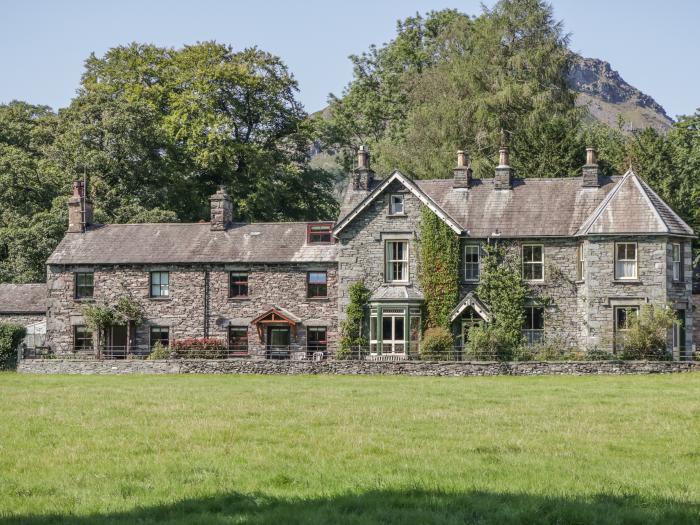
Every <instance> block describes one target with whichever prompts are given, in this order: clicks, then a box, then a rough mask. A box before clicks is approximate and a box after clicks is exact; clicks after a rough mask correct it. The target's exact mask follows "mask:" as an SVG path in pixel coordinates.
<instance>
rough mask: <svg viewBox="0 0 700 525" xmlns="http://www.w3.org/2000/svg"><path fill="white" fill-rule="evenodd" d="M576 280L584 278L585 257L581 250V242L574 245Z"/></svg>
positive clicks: (582, 280) (580, 280) (583, 279)
mask: <svg viewBox="0 0 700 525" xmlns="http://www.w3.org/2000/svg"><path fill="white" fill-rule="evenodd" d="M576 280H577V281H579V282H584V281H585V280H586V257H585V255H584V251H583V243H579V244H578V245H577V246H576Z"/></svg>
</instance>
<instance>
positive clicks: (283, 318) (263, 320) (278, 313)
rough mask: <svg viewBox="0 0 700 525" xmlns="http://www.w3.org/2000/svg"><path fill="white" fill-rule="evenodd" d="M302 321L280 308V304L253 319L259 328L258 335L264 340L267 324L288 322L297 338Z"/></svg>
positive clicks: (293, 335) (252, 322)
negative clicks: (298, 325)
mask: <svg viewBox="0 0 700 525" xmlns="http://www.w3.org/2000/svg"><path fill="white" fill-rule="evenodd" d="M300 321H301V319H300V318H298V317H297V316H296V315H294V314H292V313H291V312H288V311H287V310H284V309H283V308H280V307H278V306H273V307H272V308H270V309H269V310H267V311H266V312H265V313H263V314H261V315H259V316H258V317H256V318H255V319H253V320H252V321H251V324H253V325H255V327H256V328H257V329H258V337H259V338H260V341H263V328H264V327H265V326H266V325H280V324H286V325H288V326H289V328H290V329H291V331H292V337H294V338H296V331H297V323H299V322H300Z"/></svg>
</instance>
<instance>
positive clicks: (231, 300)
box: [228, 295, 251, 303]
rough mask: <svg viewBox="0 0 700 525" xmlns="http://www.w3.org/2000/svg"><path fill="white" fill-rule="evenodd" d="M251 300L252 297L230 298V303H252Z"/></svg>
mask: <svg viewBox="0 0 700 525" xmlns="http://www.w3.org/2000/svg"><path fill="white" fill-rule="evenodd" d="M250 299H251V297H250V295H246V296H245V297H229V298H228V301H229V302H230V303H244V302H246V301H250Z"/></svg>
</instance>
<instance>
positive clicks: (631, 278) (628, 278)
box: [614, 242, 639, 281]
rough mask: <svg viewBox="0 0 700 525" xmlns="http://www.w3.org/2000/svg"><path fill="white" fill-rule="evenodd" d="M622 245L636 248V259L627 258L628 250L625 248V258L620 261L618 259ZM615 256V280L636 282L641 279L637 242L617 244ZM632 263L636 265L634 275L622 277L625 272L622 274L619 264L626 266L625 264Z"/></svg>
mask: <svg viewBox="0 0 700 525" xmlns="http://www.w3.org/2000/svg"><path fill="white" fill-rule="evenodd" d="M622 245H625V246H634V259H630V258H628V257H627V255H628V254H627V248H625V258H624V259H620V258H619V257H618V247H619V246H622ZM614 255H615V268H614V272H615V280H616V281H636V280H637V279H638V278H639V268H638V267H639V246H638V245H637V243H636V242H616V243H615V254H614ZM630 262H633V263H634V275H632V276H625V275H621V274H622V273H624V272H622V271H620V270H619V269H618V264H620V263H622V264H624V263H630Z"/></svg>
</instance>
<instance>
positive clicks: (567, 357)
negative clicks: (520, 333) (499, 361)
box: [513, 337, 578, 361]
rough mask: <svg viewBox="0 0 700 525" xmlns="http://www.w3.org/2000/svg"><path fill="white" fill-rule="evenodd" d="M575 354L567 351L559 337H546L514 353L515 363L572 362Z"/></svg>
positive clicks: (521, 347)
mask: <svg viewBox="0 0 700 525" xmlns="http://www.w3.org/2000/svg"><path fill="white" fill-rule="evenodd" d="M577 357H578V356H577V354H576V352H574V351H572V350H570V349H567V347H566V343H565V341H564V340H563V339H561V338H559V337H548V338H546V339H544V340H542V341H540V342H538V343H535V344H533V345H531V346H520V347H519V348H518V349H517V350H516V351H515V353H514V355H513V358H514V359H515V360H516V361H573V360H575V359H576V358H577Z"/></svg>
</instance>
